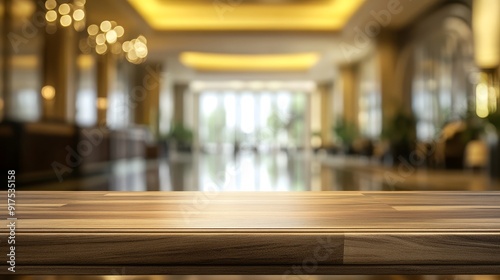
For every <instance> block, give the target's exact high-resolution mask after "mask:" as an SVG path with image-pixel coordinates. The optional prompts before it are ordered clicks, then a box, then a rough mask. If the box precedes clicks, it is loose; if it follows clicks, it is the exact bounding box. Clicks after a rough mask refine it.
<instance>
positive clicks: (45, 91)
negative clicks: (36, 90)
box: [42, 85, 56, 100]
mask: <svg viewBox="0 0 500 280" xmlns="http://www.w3.org/2000/svg"><path fill="white" fill-rule="evenodd" d="M55 96H56V90H55V88H54V87H53V86H49V85H47V86H44V87H43V88H42V97H43V98H44V99H45V100H52V99H54V97H55Z"/></svg>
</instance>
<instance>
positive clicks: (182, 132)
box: [167, 123, 193, 146]
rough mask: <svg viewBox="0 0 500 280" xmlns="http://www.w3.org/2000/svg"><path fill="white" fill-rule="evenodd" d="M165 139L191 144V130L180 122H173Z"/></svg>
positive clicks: (181, 143)
mask: <svg viewBox="0 0 500 280" xmlns="http://www.w3.org/2000/svg"><path fill="white" fill-rule="evenodd" d="M167 141H176V142H177V143H178V144H180V145H188V146H189V145H191V144H192V142H193V132H192V131H191V129H189V128H187V127H186V126H184V125H183V124H182V123H174V124H172V126H171V127H170V131H169V132H168V134H167Z"/></svg>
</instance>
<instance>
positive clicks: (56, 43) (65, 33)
mask: <svg viewBox="0 0 500 280" xmlns="http://www.w3.org/2000/svg"><path fill="white" fill-rule="evenodd" d="M45 36H46V37H45V49H44V67H43V75H44V77H43V83H42V97H43V98H42V102H43V105H42V106H43V114H42V119H43V120H45V121H59V122H65V123H74V122H75V113H76V71H77V66H76V61H77V57H76V56H77V41H78V40H77V34H76V32H75V31H74V29H73V28H71V27H68V28H59V29H58V31H57V32H55V33H54V34H46V35H45Z"/></svg>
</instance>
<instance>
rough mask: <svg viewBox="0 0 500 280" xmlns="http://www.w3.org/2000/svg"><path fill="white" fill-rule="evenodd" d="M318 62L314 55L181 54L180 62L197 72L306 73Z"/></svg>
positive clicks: (316, 56)
mask: <svg viewBox="0 0 500 280" xmlns="http://www.w3.org/2000/svg"><path fill="white" fill-rule="evenodd" d="M318 60H319V55H318V54H316V53H297V54H272V55H271V54H269V55H235V54H212V53H197V52H183V53H181V55H180V61H181V63H182V64H184V65H185V66H187V67H190V68H193V69H195V70H198V71H239V72H243V71H245V72H251V71H259V72H266V71H307V70H309V69H310V68H311V67H313V66H314V65H315V64H316V63H317V62H318Z"/></svg>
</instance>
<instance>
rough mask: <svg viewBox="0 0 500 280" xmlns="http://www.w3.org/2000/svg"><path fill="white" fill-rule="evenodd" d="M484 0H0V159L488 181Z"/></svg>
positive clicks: (228, 178)
mask: <svg viewBox="0 0 500 280" xmlns="http://www.w3.org/2000/svg"><path fill="white" fill-rule="evenodd" d="M226 2H227V3H226ZM497 6H498V3H497V2H496V1H486V0H482V1H440V0H425V1H402V0H401V1H397V0H380V1H379V0H377V1H362V0H350V1H341V0H334V1H333V0H332V1H329V0H295V1H292V0H290V1H264V0H262V1H257V0H238V1H233V0H231V1H222V0H220V1H219V0H214V1H201V0H189V1H183V2H182V3H180V2H175V1H159V0H147V1H139V0H130V1H117V0H102V1H85V0H74V1H55V0H47V1H34V0H33V1H32V0H6V1H2V6H1V10H0V11H1V16H2V22H3V24H2V25H1V26H0V27H1V30H0V32H2V34H3V36H2V42H1V44H0V45H1V48H2V52H1V57H0V58H1V59H0V66H1V67H0V71H1V74H2V75H0V84H1V88H2V91H1V96H0V118H1V123H0V143H1V144H0V154H1V157H0V158H1V159H0V165H1V168H2V170H9V169H14V170H16V171H17V174H18V182H17V183H18V186H19V189H22V190H116V191H149V190H161V191H182V190H205V189H207V188H211V187H213V186H214V185H215V186H216V187H217V188H218V189H220V190H224V191H308V190H312V191H320V190H325V191H340V190H389V191H398V190H498V189H500V184H499V183H498V180H497V178H498V177H500V153H499V150H498V145H499V144H498V137H497V135H498V133H497V131H498V129H499V128H500V122H499V120H500V118H498V116H499V113H498V112H497V104H498V71H497V69H498V65H499V56H500V46H499V42H500V23H499V22H498V18H499V15H500V12H499V9H500V8H499V9H497Z"/></svg>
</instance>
